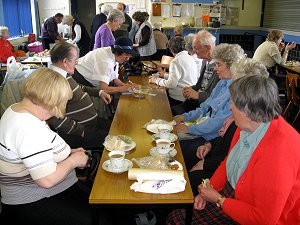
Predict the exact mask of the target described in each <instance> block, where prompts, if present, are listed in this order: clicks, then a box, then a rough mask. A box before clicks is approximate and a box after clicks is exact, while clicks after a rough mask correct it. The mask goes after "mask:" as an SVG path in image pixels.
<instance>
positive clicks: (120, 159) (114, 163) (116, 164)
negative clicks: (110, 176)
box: [108, 150, 125, 170]
mask: <svg viewBox="0 0 300 225" xmlns="http://www.w3.org/2000/svg"><path fill="white" fill-rule="evenodd" d="M108 156H109V161H110V167H111V169H112V170H121V169H122V168H123V166H124V160H125V152H124V151H119V150H116V151H111V152H110V153H108Z"/></svg>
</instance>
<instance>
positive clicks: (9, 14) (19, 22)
mask: <svg viewBox="0 0 300 225" xmlns="http://www.w3.org/2000/svg"><path fill="white" fill-rule="evenodd" d="M2 3H3V13H4V22H5V26H7V27H8V29H9V32H10V36H11V37H16V36H21V35H24V34H29V33H32V21H31V9H30V0H2Z"/></svg>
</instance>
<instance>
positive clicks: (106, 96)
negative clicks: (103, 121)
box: [99, 91, 112, 104]
mask: <svg viewBox="0 0 300 225" xmlns="http://www.w3.org/2000/svg"><path fill="white" fill-rule="evenodd" d="M99 94H100V98H101V99H102V100H103V101H104V103H105V104H109V103H110V102H111V100H112V97H111V96H110V94H107V93H106V92H105V91H101V92H99Z"/></svg>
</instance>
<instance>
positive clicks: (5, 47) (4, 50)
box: [0, 27, 17, 63]
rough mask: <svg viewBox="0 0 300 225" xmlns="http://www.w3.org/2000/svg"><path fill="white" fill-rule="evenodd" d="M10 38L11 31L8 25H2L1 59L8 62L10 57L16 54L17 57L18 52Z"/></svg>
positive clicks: (0, 38) (0, 37)
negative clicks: (15, 50)
mask: <svg viewBox="0 0 300 225" xmlns="http://www.w3.org/2000/svg"><path fill="white" fill-rule="evenodd" d="M8 38H9V31H8V28H7V27H0V61H1V62H2V63H6V62H7V59H8V57H10V56H14V57H15V58H17V54H16V53H15V52H14V47H13V46H12V45H11V43H10V42H9V41H8V40H7V39H8Z"/></svg>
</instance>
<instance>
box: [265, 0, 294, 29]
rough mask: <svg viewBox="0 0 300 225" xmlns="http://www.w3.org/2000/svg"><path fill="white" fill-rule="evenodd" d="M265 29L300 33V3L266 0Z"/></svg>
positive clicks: (285, 0)
mask: <svg viewBox="0 0 300 225" xmlns="http://www.w3.org/2000/svg"><path fill="white" fill-rule="evenodd" d="M263 27H265V28H272V29H279V30H288V31H294V32H300V1H299V0H284V1H283V0H265V9H264V15H263Z"/></svg>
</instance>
